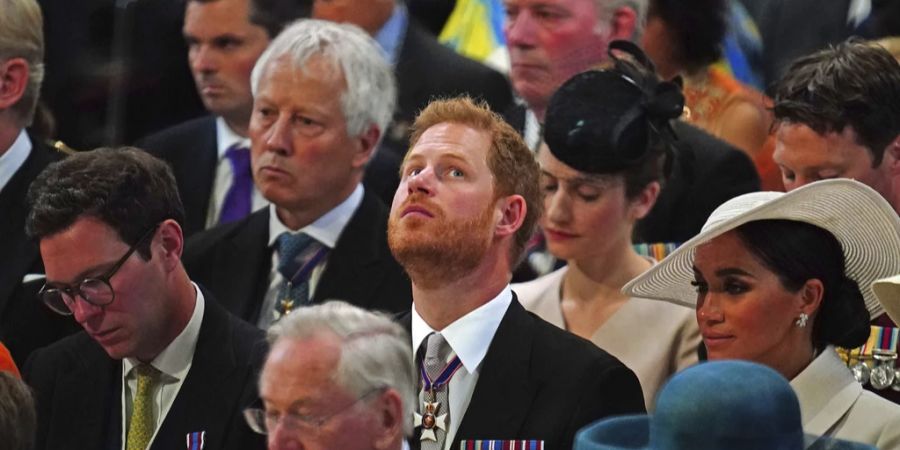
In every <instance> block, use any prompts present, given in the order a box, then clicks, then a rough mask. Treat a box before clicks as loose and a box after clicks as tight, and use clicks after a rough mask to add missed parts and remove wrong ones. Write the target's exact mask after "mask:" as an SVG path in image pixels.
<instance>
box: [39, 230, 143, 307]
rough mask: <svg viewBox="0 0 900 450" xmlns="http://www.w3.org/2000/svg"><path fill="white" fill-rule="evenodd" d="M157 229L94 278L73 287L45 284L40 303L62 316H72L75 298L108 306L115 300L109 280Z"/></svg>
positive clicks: (84, 280)
mask: <svg viewBox="0 0 900 450" xmlns="http://www.w3.org/2000/svg"><path fill="white" fill-rule="evenodd" d="M158 227H159V225H155V226H153V228H151V229H149V230H147V232H145V233H144V235H143V236H141V238H140V239H138V241H137V242H136V243H135V244H134V245H132V246H131V248H129V249H128V251H127V252H125V254H124V255H122V257H121V258H119V260H118V261H116V263H115V264H113V266H112V267H110V269H109V270H107V271H106V273H104V274H102V275H99V276H96V277H90V278H85V279H83V280H81V282H79V283H78V284H76V285H73V286H50V285H47V284H45V285H44V287H42V288H41V290H40V292H38V296H39V297H40V298H41V301H43V302H44V304H45V305H47V306H48V307H49V308H50V309H52V310H53V312H55V313H58V314H62V315H64V316H71V315H72V313H73V311H74V308H75V302H76V298H75V297H76V296H78V297H81V299H82V300H84V301H86V302H88V303H90V304H92V305H94V306H101V307H102V306H106V305H109V304H110V303H112V302H113V300H115V299H116V292H115V291H114V290H113V288H112V285H111V284H109V280H110V278H112V277H113V275H115V274H116V272H118V271H119V268H121V267H122V265H123V264H125V261H128V258H129V257H131V254H132V253H134V251H135V250H137V248H138V247H140V246H141V245H142V244H143V243H144V242H145V241H146V240H147V239H148V238H150V237H151V236H153V235H154V234H155V232H156V229H157V228H158Z"/></svg>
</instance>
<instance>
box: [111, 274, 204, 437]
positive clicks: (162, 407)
mask: <svg viewBox="0 0 900 450" xmlns="http://www.w3.org/2000/svg"><path fill="white" fill-rule="evenodd" d="M192 284H193V283H192ZM194 292H195V293H196V296H197V297H196V299H197V301H196V303H195V304H194V312H193V314H191V318H190V320H188V323H187V325H186V326H185V327H184V330H182V331H181V333H180V334H179V335H178V336H176V337H175V339H174V340H173V341H172V342H171V343H170V344H169V345H168V346H167V347H166V348H165V349H163V351H162V352H161V353H160V354H159V355H157V356H156V358H154V359H153V361H151V362H150V365H152V366H153V367H154V368H156V369H157V370H159V371H160V372H162V375H161V378H160V383H159V385H158V386H157V387H156V391H155V392H154V393H153V415H154V417H155V418H156V421H155V422H156V427H155V429H154V430H153V437H151V438H150V442H149V443H148V446H147V448H150V446H151V445H152V444H153V440H154V439H156V433H157V432H158V431H159V427H160V425H162V423H163V420H165V418H166V414H168V413H169V409H171V408H172V404H173V403H174V402H175V397H177V396H178V391H179V390H181V385H182V384H184V379H185V378H186V377H187V374H188V372H189V371H190V370H191V364H192V363H193V360H194V350H195V349H196V348H197V339H198V338H199V337H200V325H201V324H202V322H203V311H204V310H205V309H206V308H205V302H204V298H203V293H202V292H201V291H200V289H199V288H198V287H197V285H196V284H194ZM138 364H140V361H138V360H137V359H134V358H125V359H123V360H122V385H123V386H127V387H128V389H122V411H125V414H122V449H123V450H124V449H125V438H126V435H127V433H128V421H129V419H130V418H131V408H132V404H133V400H132V399H133V398H134V393H135V392H136V391H137V373H136V372H135V371H134V370H132V369H134V367H135V366H137V365H138Z"/></svg>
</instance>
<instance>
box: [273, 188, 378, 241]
mask: <svg viewBox="0 0 900 450" xmlns="http://www.w3.org/2000/svg"><path fill="white" fill-rule="evenodd" d="M364 193H365V189H364V188H363V185H362V184H357V185H356V189H354V190H353V192H352V193H351V194H350V195H349V196H348V197H347V198H346V199H345V200H344V201H343V202H341V203H340V204H339V205H337V206H335V207H334V208H332V209H331V211H328V212H327V213H325V214H323V215H322V216H321V217H319V218H318V219H316V220H315V221H314V222H313V223H311V224H309V225H307V226H305V227H303V228H301V229H299V230H291V229H290V228H288V227H287V225H285V224H284V223H283V222H282V221H281V219H279V218H278V214H277V213H276V211H275V204H271V205H269V247H271V246H273V245H275V242H276V241H277V240H278V236H280V235H281V233H284V232H289V233H299V232H303V233H306V234H308V235H309V236H310V237H312V238H313V239H315V240H317V241H319V242H320V243H322V244H325V246H326V247H328V248H334V246H335V245H336V244H337V240H338V238H339V237H340V236H341V232H343V231H344V228H345V227H346V226H347V223H349V222H350V219H351V218H353V214H355V213H356V210H357V209H359V205H360V204H361V203H362V199H363V194H364Z"/></svg>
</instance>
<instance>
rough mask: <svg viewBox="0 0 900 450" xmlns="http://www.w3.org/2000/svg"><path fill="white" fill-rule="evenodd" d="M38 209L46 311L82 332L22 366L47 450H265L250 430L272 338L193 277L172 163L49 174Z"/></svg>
mask: <svg viewBox="0 0 900 450" xmlns="http://www.w3.org/2000/svg"><path fill="white" fill-rule="evenodd" d="M28 199H29V203H30V205H31V207H32V211H31V214H30V215H29V217H28V222H27V230H28V234H29V235H30V236H31V237H32V238H34V239H36V240H38V242H39V246H40V251H41V257H42V258H43V260H44V263H45V266H46V271H47V282H46V284H45V285H44V287H43V288H42V289H41V293H40V297H41V300H43V302H44V303H45V304H46V306H47V307H49V308H50V309H52V310H53V311H55V312H57V313H59V314H63V315H73V316H74V318H75V320H76V321H77V322H78V323H79V324H80V325H81V326H82V327H83V328H84V331H83V332H81V333H78V334H76V335H74V336H70V337H67V338H65V339H63V340H61V341H59V342H56V343H55V344H53V345H51V346H49V347H45V348H43V349H41V350H38V351H35V352H34V353H33V354H32V355H31V357H30V358H29V359H28V361H27V362H26V364H25V367H24V370H23V373H24V376H25V380H26V381H27V382H28V384H29V385H30V386H31V387H32V388H34V390H35V395H36V403H37V405H38V431H37V436H38V443H37V444H38V445H37V448H39V449H58V448H106V449H123V448H124V449H129V450H130V449H141V450H143V449H147V448H154V449H170V448H178V447H182V446H184V445H185V442H186V441H187V442H190V441H192V440H193V441H202V444H201V445H198V446H193V447H189V448H206V449H235V450H237V449H246V448H264V445H265V444H264V442H263V440H262V439H261V438H260V437H259V436H257V435H255V434H253V432H252V431H251V430H250V429H249V428H248V427H246V426H245V425H244V424H243V423H242V422H243V421H242V409H243V408H244V407H246V406H248V405H249V404H250V403H252V402H253V401H255V399H256V395H255V384H256V378H257V373H258V370H259V368H260V367H261V364H262V359H263V357H264V353H265V341H264V338H263V336H262V333H261V332H260V331H259V330H257V329H255V328H254V327H252V326H250V325H248V324H246V323H244V322H242V321H241V320H239V319H237V318H235V317H233V316H231V315H230V314H228V313H227V312H226V311H225V310H224V309H223V308H222V307H221V306H219V305H218V304H217V303H216V301H215V300H214V299H213V298H212V296H211V295H209V293H207V292H204V291H202V290H201V289H199V288H198V287H197V286H196V285H195V284H193V283H192V282H191V280H190V279H189V278H188V276H187V273H186V272H185V270H184V267H183V266H182V265H181V261H180V256H181V252H182V248H183V243H184V240H183V237H182V234H181V226H180V221H181V220H183V218H184V212H183V209H182V207H181V202H180V200H179V198H178V192H177V190H176V188H175V180H174V178H173V177H172V173H171V171H170V170H169V168H168V167H167V166H166V164H165V163H164V162H162V161H160V160H158V159H156V158H154V157H152V156H150V155H148V154H146V153H144V152H142V151H139V150H137V149H100V150H95V151H91V152H85V153H80V154H77V155H73V156H71V157H69V158H67V159H66V160H64V161H61V162H58V163H55V164H53V165H51V166H50V167H48V168H47V169H46V170H45V171H44V172H42V173H41V175H40V176H39V177H38V178H37V179H36V180H35V182H34V183H33V184H32V187H31V188H30V189H29V194H28ZM123 439H124V440H123Z"/></svg>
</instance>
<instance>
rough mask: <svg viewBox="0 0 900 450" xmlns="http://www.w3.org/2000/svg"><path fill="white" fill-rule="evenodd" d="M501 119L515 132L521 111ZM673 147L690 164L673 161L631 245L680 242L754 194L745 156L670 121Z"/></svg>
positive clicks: (520, 122) (520, 126) (754, 179)
mask: <svg viewBox="0 0 900 450" xmlns="http://www.w3.org/2000/svg"><path fill="white" fill-rule="evenodd" d="M505 118H506V120H507V122H509V124H510V125H512V126H513V128H515V129H516V130H518V131H519V132H522V130H523V129H524V127H525V108H524V107H522V106H515V107H514V108H510V109H509V110H507V113H506V114H505ZM673 125H674V127H675V133H676V134H677V135H678V141H677V142H676V146H678V147H680V148H681V149H683V150H684V151H683V152H680V153H681V154H686V155H688V156H687V157H688V158H689V160H684V159H680V158H676V159H675V160H674V161H673V167H672V174H671V176H670V177H669V178H668V179H667V180H666V181H665V182H664V184H663V188H662V190H661V191H660V193H659V197H658V198H657V200H656V205H654V206H653V209H652V210H651V211H650V213H649V214H648V215H647V216H646V217H644V218H643V219H642V220H641V221H640V222H638V224H637V226H636V227H635V232H634V233H635V236H634V241H635V242H684V241H686V240H688V239H690V238H692V237H694V236H695V235H696V234H697V233H699V232H700V229H701V228H702V227H703V224H704V223H705V222H706V219H707V218H709V215H710V214H711V213H712V212H713V210H714V209H716V208H717V207H718V206H719V205H721V204H722V203H724V202H725V201H727V200H730V199H732V198H734V197H736V196H738V195H741V194H746V193H748V192H754V191H758V190H759V175H757V173H756V168H755V167H754V166H753V162H752V161H751V160H750V158H748V157H747V155H746V154H745V153H744V152H742V151H740V150H738V149H737V148H735V147H732V146H731V145H729V144H728V143H726V142H725V141H722V140H719V139H717V138H715V137H713V136H712V135H710V134H708V133H706V132H705V131H703V130H701V129H699V128H697V127H695V126H693V125H690V124H687V123H684V122H681V121H674V122H673Z"/></svg>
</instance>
